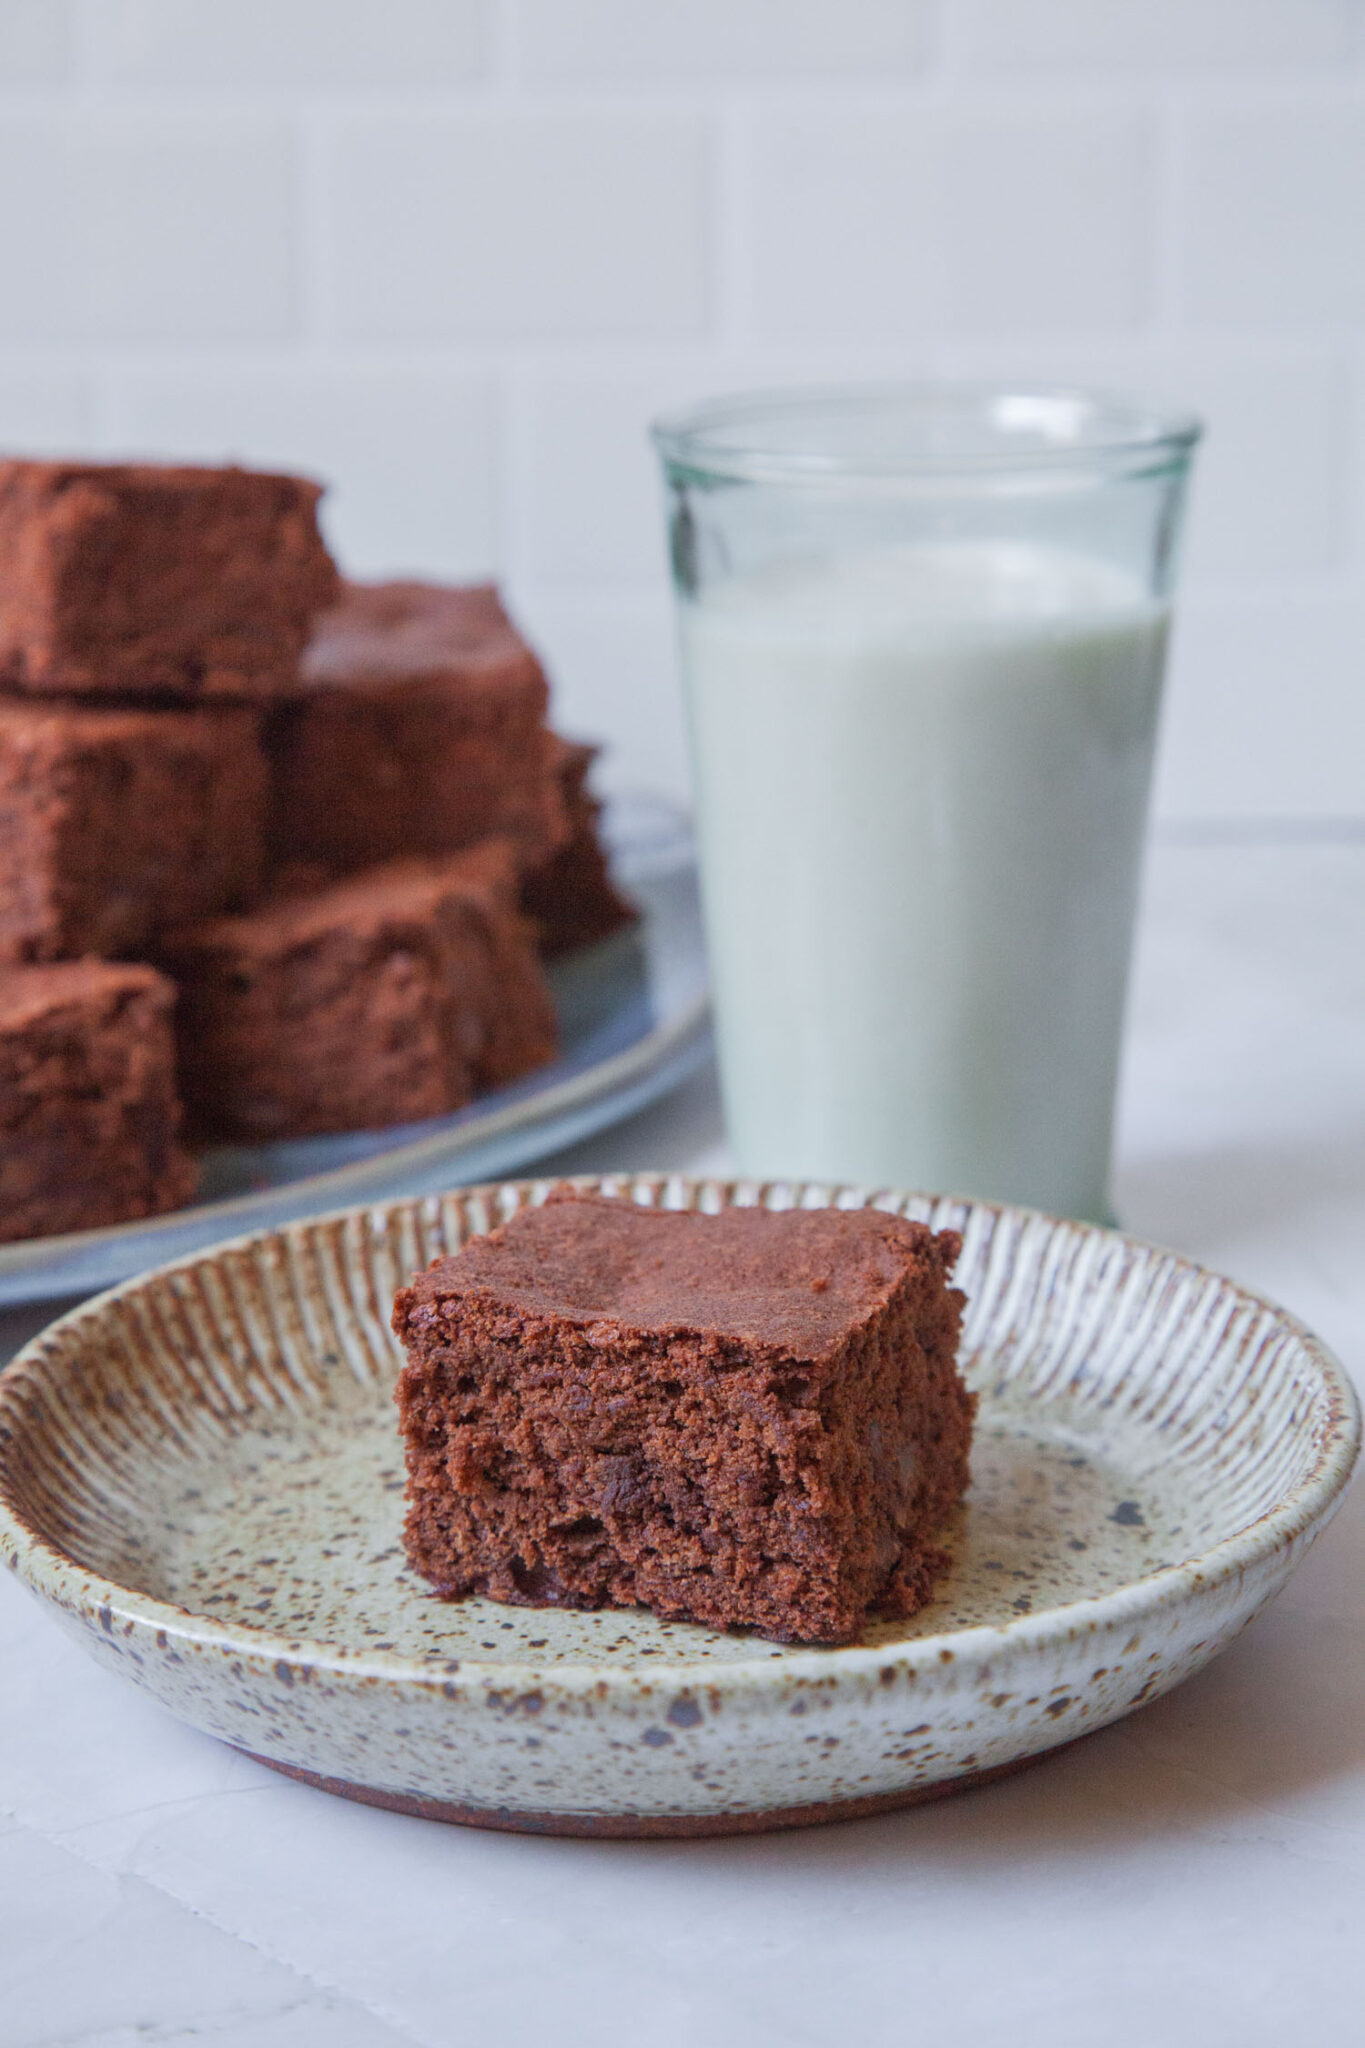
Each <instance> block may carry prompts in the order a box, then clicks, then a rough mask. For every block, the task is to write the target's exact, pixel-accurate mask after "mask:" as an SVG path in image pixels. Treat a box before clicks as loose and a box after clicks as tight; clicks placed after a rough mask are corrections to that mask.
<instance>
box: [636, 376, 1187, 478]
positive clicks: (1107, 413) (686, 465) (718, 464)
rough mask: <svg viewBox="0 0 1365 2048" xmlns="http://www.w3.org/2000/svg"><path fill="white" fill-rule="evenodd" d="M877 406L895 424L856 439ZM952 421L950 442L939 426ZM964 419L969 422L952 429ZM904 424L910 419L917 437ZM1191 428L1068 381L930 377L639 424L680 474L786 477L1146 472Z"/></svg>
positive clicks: (714, 405)
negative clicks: (890, 431)
mask: <svg viewBox="0 0 1365 2048" xmlns="http://www.w3.org/2000/svg"><path fill="white" fill-rule="evenodd" d="M878 419H882V420H884V421H885V422H886V423H887V424H888V425H890V424H891V423H892V422H893V421H895V422H897V423H898V424H899V428H900V432H899V435H898V436H897V437H896V438H895V439H894V440H890V439H888V440H887V441H886V442H883V443H882V444H881V445H869V444H868V437H867V430H868V429H869V428H871V427H873V426H875V424H876V422H877V420H878ZM954 426H956V427H957V428H958V429H959V440H958V442H957V444H956V445H954V442H953V438H952V433H951V431H946V430H950V429H951V428H953V427H954ZM968 426H971V427H972V428H974V433H973V434H968V433H965V432H961V430H962V429H964V428H966V427H968ZM803 427H804V428H805V429H807V431H806V432H805V433H804V434H803V433H802V432H801V429H802V428H803ZM859 427H861V428H862V429H863V435H862V437H861V438H860V437H859V434H858V432H857V429H858V428H859ZM907 427H911V428H914V427H918V429H919V438H918V440H917V439H916V437H915V434H914V433H913V432H912V433H910V434H909V435H907V433H906V428H907ZM934 427H937V429H938V432H937V433H935V432H933V431H932V429H933V428H934ZM841 430H842V434H843V445H842V446H841V445H840V434H841ZM1202 433H1203V423H1202V422H1201V420H1200V419H1199V418H1198V416H1197V415H1196V414H1195V413H1193V412H1189V411H1185V410H1178V409H1175V408H1169V409H1168V408H1165V407H1162V406H1158V405H1154V404H1149V403H1147V402H1145V401H1143V400H1141V399H1135V398H1128V397H1124V396H1121V395H1118V394H1114V393H1110V392H1106V391H1098V390H1092V389H1087V388H1085V387H1082V386H1079V385H1069V384H1034V383H1031V382H1029V383H1019V384H1013V383H1000V384H993V383H983V382H972V383H968V382H951V381H934V380H922V381H908V382H904V383H877V384H829V385H794V386H790V387H787V388H785V389H783V388H769V389H763V390H752V391H738V392H733V393H726V394H723V395H721V396H718V397H715V398H710V399H705V400H702V401H701V402H699V403H697V404H693V405H688V406H682V407H678V408H675V409H674V410H671V411H669V412H666V413H663V414H661V415H660V416H659V417H658V418H656V419H655V420H654V421H653V422H652V423H651V426H650V438H651V439H652V441H653V442H654V445H655V447H656V449H657V450H658V452H659V455H660V457H661V458H662V460H663V461H664V463H665V464H666V465H667V467H668V468H669V470H670V471H671V472H673V473H674V474H675V475H677V476H679V477H687V478H690V479H692V480H693V481H698V482H703V481H706V482H733V483H791V484H820V483H831V484H849V483H856V482H859V481H864V480H865V481H867V482H871V483H877V484H883V485H885V484H892V485H894V484H896V483H898V482H903V483H907V484H916V483H919V484H933V483H935V482H940V483H945V484H948V483H964V482H971V481H973V480H979V481H981V482H986V481H987V480H988V479H991V478H999V479H1001V480H1004V479H1010V480H1013V481H1014V482H1015V483H1016V484H1017V483H1019V482H1022V481H1024V480H1025V479H1027V478H1029V477H1037V478H1039V479H1040V480H1042V479H1052V480H1054V481H1061V480H1063V479H1069V480H1070V481H1072V482H1076V481H1079V480H1080V478H1081V477H1082V476H1083V475H1084V474H1085V473H1086V472H1089V473H1091V474H1096V475H1099V476H1102V477H1105V478H1108V477H1112V476H1114V475H1115V474H1119V475H1152V474H1154V473H1160V472H1162V471H1165V470H1170V469H1181V468H1183V467H1184V466H1185V465H1186V464H1187V463H1188V461H1189V458H1190V455H1191V453H1192V452H1193V449H1194V447H1195V444H1196V443H1197V442H1198V440H1199V438H1200V436H1201V434H1202Z"/></svg>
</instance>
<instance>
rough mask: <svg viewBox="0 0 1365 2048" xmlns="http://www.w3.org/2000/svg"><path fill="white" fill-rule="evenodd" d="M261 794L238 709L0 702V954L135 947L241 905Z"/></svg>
mask: <svg viewBox="0 0 1365 2048" xmlns="http://www.w3.org/2000/svg"><path fill="white" fill-rule="evenodd" d="M265 791H266V775H265V757H264V756H263V754H262V752H261V748H260V741H259V737H258V733H257V715H256V713H254V712H253V711H251V710H248V709H247V708H246V707H244V706H242V707H239V706H227V705H215V706H208V705H205V706H196V707H195V708H194V709H190V710H146V709H143V708H140V707H135V706H125V705H119V706H114V705H109V706H104V705H100V706H94V707H92V706H90V705H88V704H59V703H54V702H46V703H39V702H36V701H34V700H33V699H28V700H25V701H19V700H16V699H10V700H9V701H7V702H0V960H59V959H71V958H75V957H77V956H79V955H81V954H84V953H95V954H105V955H118V954H124V955H134V954H138V953H145V952H147V951H148V950H149V948H150V947H151V946H152V944H153V942H154V941H155V939H156V936H157V934H158V933H159V932H160V931H162V930H163V929H164V928H165V927H166V926H167V925H170V924H176V923H180V922H183V921H184V920H185V919H186V918H198V917H206V916H210V915H212V914H213V913H214V912H215V911H221V910H229V909H233V908H236V907H237V906H239V905H245V904H246V903H247V902H249V901H250V900H251V898H252V896H253V895H254V894H255V893H256V891H257V890H258V888H259V886H260V880H261V869H262V862H263V858H264V832H265Z"/></svg>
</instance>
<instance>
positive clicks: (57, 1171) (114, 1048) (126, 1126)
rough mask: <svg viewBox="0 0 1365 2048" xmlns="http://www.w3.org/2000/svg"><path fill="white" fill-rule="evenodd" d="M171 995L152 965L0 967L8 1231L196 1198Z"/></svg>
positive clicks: (1, 1225)
mask: <svg viewBox="0 0 1365 2048" xmlns="http://www.w3.org/2000/svg"><path fill="white" fill-rule="evenodd" d="M174 1003H175V990H174V988H173V987H172V986H171V984H170V982H169V981H167V980H166V978H165V976H164V975H161V974H158V973H156V972H155V970H154V969H152V968H150V967H139V966H132V965H117V966H116V965H113V964H111V963H109V962H106V961H102V960H70V961H64V962H61V963H60V964H58V965H56V966H49V967H10V968H4V969H0V1238H4V1239H7V1240H8V1239H11V1238H18V1237H44V1236H47V1235H49V1234H52V1233H58V1232H62V1231H67V1230H93V1229H96V1228H97V1227H98V1226H100V1225H101V1224H106V1223H124V1222H127V1221H129V1220H131V1219H132V1218H134V1217H137V1216H155V1215H157V1214H159V1213H160V1211H162V1210H163V1209H174V1208H177V1207H178V1206H179V1204H180V1203H182V1202H187V1201H188V1200H189V1198H190V1196H191V1194H192V1193H193V1191H194V1182H195V1170H194V1164H193V1162H192V1161H191V1160H190V1158H189V1157H188V1156H187V1154H186V1153H184V1152H183V1151H182V1150H181V1148H180V1144H179V1130H180V1103H179V1100H178V1098H177V1095H176V1091H175V1045H174V1039H173V1036H172V1031H171V1011H172V1008H173V1005H174Z"/></svg>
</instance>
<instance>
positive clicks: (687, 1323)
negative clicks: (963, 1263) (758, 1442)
mask: <svg viewBox="0 0 1365 2048" xmlns="http://www.w3.org/2000/svg"><path fill="white" fill-rule="evenodd" d="M959 1249H960V1246H959V1241H958V1239H957V1238H956V1237H955V1236H954V1235H953V1233H951V1232H947V1231H945V1232H941V1233H939V1234H938V1235H937V1236H936V1235H935V1234H934V1233H933V1232H932V1231H931V1230H929V1228H928V1227H927V1226H926V1225H925V1224H923V1223H909V1222H907V1221H906V1220H905V1219H904V1218H903V1217H900V1216H891V1215H887V1214H886V1213H885V1212H884V1211H881V1210H876V1209H810V1210H795V1211H793V1210H786V1211H781V1212H774V1211H771V1210H766V1209H726V1210H723V1211H722V1212H721V1213H720V1214H719V1215H716V1216H707V1215H703V1214H699V1213H696V1212H693V1211H681V1210H671V1209H645V1208H641V1207H639V1206H637V1205H636V1204H635V1203H633V1202H628V1201H616V1200H612V1199H610V1198H604V1197H597V1196H576V1195H573V1194H572V1193H570V1192H568V1191H566V1192H565V1194H563V1195H559V1194H557V1193H556V1194H553V1195H551V1197H550V1199H549V1201H548V1202H547V1203H546V1204H545V1205H544V1206H543V1207H541V1208H533V1209H523V1210H521V1211H520V1212H519V1213H518V1214H517V1215H516V1216H514V1217H513V1218H512V1220H511V1221H510V1222H509V1223H507V1224H505V1225H504V1226H503V1227H502V1229H500V1230H496V1231H494V1232H492V1233H491V1234H490V1235H489V1236H487V1237H476V1238H472V1239H471V1240H470V1242H469V1243H468V1244H467V1245H465V1246H464V1247H463V1248H462V1249H461V1250H460V1251H459V1252H457V1253H455V1254H453V1255H452V1256H450V1257H447V1258H443V1259H438V1260H436V1262H435V1263H434V1264H433V1265H431V1266H429V1267H428V1268H427V1269H426V1271H425V1272H424V1273H420V1274H419V1275H418V1276H417V1278H416V1279H415V1280H414V1281H413V1283H412V1286H411V1288H410V1289H409V1290H408V1291H407V1295H406V1298H405V1320H406V1323H407V1327H408V1330H409V1332H410V1333H413V1334H415V1331H416V1328H418V1327H420V1326H421V1324H422V1323H424V1322H425V1321H427V1320H428V1319H429V1318H430V1317H431V1316H432V1315H433V1313H435V1314H437V1315H439V1311H440V1307H441V1304H443V1303H445V1302H449V1301H452V1300H461V1301H468V1300H469V1299H470V1297H475V1298H476V1299H477V1300H478V1301H479V1302H480V1304H481V1305H482V1304H486V1305H487V1306H488V1307H489V1308H497V1309H500V1310H504V1311H510V1312H512V1313H521V1314H524V1315H528V1316H533V1317H536V1318H551V1319H554V1320H557V1321H563V1322H568V1323H571V1324H574V1325H576V1326H579V1327H583V1326H587V1325H592V1324H597V1323H601V1324H604V1325H609V1326H611V1328H612V1329H613V1330H624V1331H630V1330H640V1331H651V1332H660V1331H668V1332H672V1333H676V1334H683V1333H703V1332H704V1333H706V1334H708V1335H712V1336H715V1337H719V1338H720V1339H722V1340H726V1339H729V1340H732V1341H734V1342H736V1343H741V1344H748V1345H756V1346H760V1347H762V1348H765V1349H772V1350H774V1351H780V1352H782V1353H784V1354H786V1355H788V1356H792V1357H798V1358H801V1359H803V1360H808V1361H810V1362H812V1363H819V1362H820V1361H822V1360H828V1359H832V1358H833V1357H834V1356H835V1355H836V1354H837V1353H838V1351H839V1349H840V1347H841V1346H842V1345H843V1343H844V1342H845V1341H846V1339H847V1337H848V1336H849V1334H850V1333H851V1332H852V1331H853V1330H854V1329H856V1328H858V1327H859V1326H860V1325H861V1324H863V1323H864V1322H866V1321H867V1319H868V1318H869V1317H871V1316H873V1315H875V1314H876V1313H877V1312H878V1310H879V1309H880V1308H881V1307H882V1306H883V1304H884V1303H885V1302H886V1300H887V1299H888V1297H889V1296H890V1295H891V1293H892V1292H893V1291H894V1289H895V1288H896V1287H897V1286H898V1285H899V1284H900V1283H901V1282H902V1281H903V1280H904V1279H905V1278H906V1275H907V1271H908V1270H909V1269H911V1268H916V1267H918V1268H920V1269H922V1270H923V1269H927V1268H933V1269H936V1271H937V1273H938V1274H943V1275H946V1274H947V1273H948V1272H949V1271H951V1268H952V1265H953V1263H954V1261H955V1259H956V1257H957V1253H958V1250H959Z"/></svg>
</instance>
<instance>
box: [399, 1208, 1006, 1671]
mask: <svg viewBox="0 0 1365 2048" xmlns="http://www.w3.org/2000/svg"><path fill="white" fill-rule="evenodd" d="M959 1248H960V1246H959V1240H958V1239H957V1238H956V1237H955V1236H954V1235H953V1234H952V1233H951V1232H948V1231H945V1232H942V1233H940V1234H939V1235H938V1236H934V1234H933V1233H932V1232H931V1231H929V1230H928V1229H927V1228H926V1227H925V1226H924V1225H923V1224H919V1223H907V1222H905V1221H904V1220H903V1219H902V1218H900V1217H898V1216H890V1215H887V1214H885V1213H883V1212H881V1211H879V1210H872V1209H859V1210H838V1209H819V1210H789V1211H785V1212H782V1213H774V1212H772V1211H768V1210H762V1209H729V1210H724V1211H722V1212H721V1213H720V1214H719V1215H717V1216H707V1215H699V1214H695V1213H681V1212H678V1211H670V1210H659V1209H645V1208H640V1207H638V1206H637V1205H636V1204H634V1203H633V1202H630V1201H613V1200H608V1199H601V1198H577V1199H562V1198H557V1197H556V1196H555V1195H552V1196H551V1199H550V1201H549V1202H548V1203H547V1204H546V1206H545V1207H543V1208H531V1209H525V1210H522V1211H520V1212H519V1213H518V1214H517V1215H516V1216H515V1217H514V1218H513V1219H512V1221H511V1222H510V1223H508V1224H507V1225H506V1226H505V1227H504V1228H503V1229H501V1230H497V1231H494V1232H493V1233H492V1234H491V1235H490V1236H487V1237H479V1238H475V1239H473V1240H471V1242H470V1243H468V1244H467V1245H466V1246H465V1247H464V1248H463V1250H461V1251H460V1252H459V1253H457V1254H456V1255H455V1256H454V1257H451V1258H444V1259H438V1260H437V1261H436V1263H435V1264H434V1265H432V1266H430V1267H428V1269H427V1270H426V1271H425V1272H424V1273H420V1274H418V1275H417V1277H416V1278H415V1279H414V1280H413V1282H412V1283H411V1285H410V1286H408V1287H406V1288H404V1289H403V1290H402V1292H401V1293H400V1294H399V1295H398V1298H397V1301H396V1303H395V1306H394V1316H393V1327H394V1329H395V1331H396V1332H397V1334H398V1336H399V1337H400V1338H401V1339H402V1341H403V1343H404V1345H405V1347H406V1350H407V1363H406V1365H405V1366H404V1368H403V1371H402V1375H401V1378H400V1381H399V1386H398V1404H399V1410H400V1416H401V1423H402V1429H403V1434H404V1438H405V1442H406V1448H407V1463H408V1513H407V1523H406V1529H405V1541H406V1545H407V1553H408V1557H409V1559H410V1560H411V1563H412V1565H413V1566H414V1568H415V1569H416V1570H417V1571H419V1572H421V1573H422V1574H423V1575H424V1577H426V1578H428V1579H430V1580H431V1581H432V1582H433V1584H434V1585H435V1586H436V1587H437V1589H438V1590H439V1591H440V1592H442V1593H444V1594H446V1595H448V1596H451V1597H458V1596H460V1595H463V1594H468V1593H486V1594H489V1595H491V1596H492V1597H493V1598H494V1599H498V1600H504V1601H510V1602H514V1603H520V1604H524V1605H530V1606H538V1605H539V1606H544V1605H553V1606H566V1607H601V1606H606V1605H610V1606H644V1607H651V1608H653V1610H654V1612H655V1613H656V1614H658V1615H660V1616H663V1617H665V1618H666V1619H670V1620H677V1621H698V1622H703V1623H705V1624H707V1625H709V1626H710V1627H712V1628H730V1627H744V1628H753V1629H757V1630H758V1631H759V1633H760V1634H762V1635H766V1636H771V1637H774V1638H776V1639H777V1640H778V1641H780V1642H819V1643H838V1642H847V1641H849V1640H850V1639H851V1638H853V1637H854V1636H856V1635H857V1634H858V1632H859V1630H860V1629H861V1628H862V1626H863V1624H864V1623H865V1621H866V1619H867V1617H868V1616H869V1614H871V1613H880V1614H885V1615H890V1616H899V1615H906V1614H910V1613H913V1611H914V1610H915V1609H916V1608H917V1607H919V1606H921V1605H922V1604H923V1603H924V1601H925V1600H926V1599H927V1598H928V1597H929V1594H930V1591H931V1588H932V1585H933V1581H934V1579H935V1577H936V1576H937V1575H938V1573H939V1572H940V1571H941V1570H942V1569H943V1567H944V1565H945V1563H946V1562H947V1559H946V1554H945V1552H944V1551H943V1550H942V1549H940V1548H939V1546H938V1544H937V1542H936V1541H935V1540H934V1539H935V1533H936V1532H937V1531H938V1530H939V1529H940V1528H941V1525H942V1524H943V1522H944V1520H945V1518H946V1517H947V1516H948V1514H949V1512H950V1511H951V1510H952V1508H954V1507H955V1506H956V1504H957V1502H958V1501H959V1499H960V1498H961V1495H962V1492H963V1489H964V1487H965V1486H966V1483H967V1457H968V1450H969V1444H970V1436H971V1421H972V1412H973V1408H974V1397H973V1396H972V1395H971V1394H969V1393H968V1392H967V1390H966V1389H965V1387H964V1386H963V1384H962V1381H961V1380H960V1378H959V1377H958V1374H957V1370H956V1367H955V1364H954V1355H955V1351H956V1347H957V1341H958V1326H959V1321H960V1317H961V1310H962V1305H963V1297H962V1295H961V1294H960V1293H958V1292H957V1291H956V1290H955V1289H953V1288H950V1287H949V1285H948V1275H949V1273H950V1271H951V1269H952V1266H953V1263H954V1261H955V1259H956V1257H957V1254H958V1251H959Z"/></svg>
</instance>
